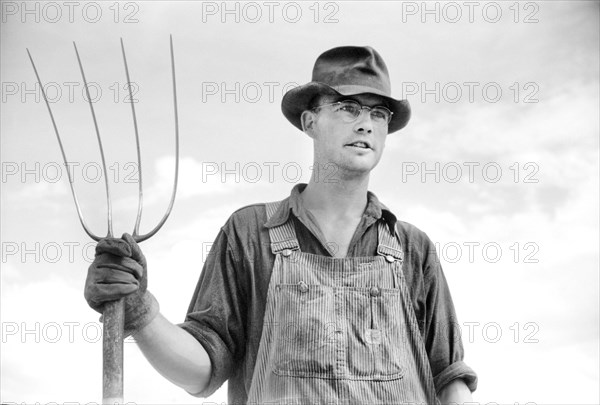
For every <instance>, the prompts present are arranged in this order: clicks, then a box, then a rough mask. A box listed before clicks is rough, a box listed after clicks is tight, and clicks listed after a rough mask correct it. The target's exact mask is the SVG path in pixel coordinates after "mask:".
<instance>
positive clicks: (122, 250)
mask: <svg viewBox="0 0 600 405" xmlns="http://www.w3.org/2000/svg"><path fill="white" fill-rule="evenodd" d="M102 253H111V254H113V255H116V256H121V257H131V247H130V246H129V244H128V243H127V242H126V241H124V240H123V239H119V238H103V239H100V241H99V242H98V244H97V245H96V255H99V254H102Z"/></svg>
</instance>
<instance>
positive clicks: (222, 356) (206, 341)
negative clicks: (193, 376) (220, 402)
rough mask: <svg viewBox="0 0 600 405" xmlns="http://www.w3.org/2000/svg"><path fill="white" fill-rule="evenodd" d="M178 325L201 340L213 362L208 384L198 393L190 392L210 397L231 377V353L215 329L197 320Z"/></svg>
mask: <svg viewBox="0 0 600 405" xmlns="http://www.w3.org/2000/svg"><path fill="white" fill-rule="evenodd" d="M177 326H179V327H180V328H182V329H183V330H185V331H186V332H188V333H189V334H190V335H192V336H193V337H194V338H195V339H196V340H197V341H198V342H200V344H201V345H202V346H203V347H204V350H206V353H207V354H208V357H209V358H210V362H211V373H210V381H209V382H208V385H207V386H206V387H205V388H204V389H203V390H202V391H200V392H198V393H192V392H188V393H189V394H190V395H193V396H195V397H199V398H206V397H209V396H211V395H212V394H213V393H214V392H215V391H216V390H218V389H219V387H221V385H223V383H224V382H225V381H226V380H227V378H229V370H230V369H231V367H230V365H231V361H230V360H229V359H231V355H230V353H229V350H228V349H227V347H226V346H225V344H224V343H223V341H222V340H221V339H220V338H219V337H218V335H217V334H216V333H215V332H214V331H212V330H210V329H208V328H206V327H203V326H202V325H199V324H198V323H196V322H184V323H180V324H178V325H177Z"/></svg>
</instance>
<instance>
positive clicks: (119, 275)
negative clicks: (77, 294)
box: [84, 233, 159, 336]
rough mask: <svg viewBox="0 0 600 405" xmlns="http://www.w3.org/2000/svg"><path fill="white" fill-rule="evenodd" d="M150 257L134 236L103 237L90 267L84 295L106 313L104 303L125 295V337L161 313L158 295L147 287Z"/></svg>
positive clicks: (95, 308) (89, 302)
mask: <svg viewBox="0 0 600 405" xmlns="http://www.w3.org/2000/svg"><path fill="white" fill-rule="evenodd" d="M147 287H148V272H147V266H146V258H145V257H144V254H143V253H142V251H141V249H140V247H139V246H138V244H137V243H136V242H135V240H133V237H132V236H131V235H129V234H127V233H124V234H123V237H122V238H121V239H119V238H103V239H101V240H100V241H99V242H98V244H97V245H96V257H95V258H94V262H93V263H92V264H91V265H90V267H89V269H88V274H87V278H86V280H85V290H84V296H85V299H86V301H87V302H88V304H89V306H90V307H92V308H93V309H94V310H96V311H98V312H100V313H102V311H103V307H104V303H105V302H107V301H114V300H117V299H119V298H122V297H125V331H124V332H125V336H129V335H132V334H134V333H136V332H137V331H139V330H140V329H142V328H143V327H144V326H146V325H148V324H149V323H150V322H152V320H153V319H154V318H155V317H156V316H157V315H158V311H159V305H158V301H156V298H154V296H153V295H152V294H151V293H150V292H149V291H148V290H147Z"/></svg>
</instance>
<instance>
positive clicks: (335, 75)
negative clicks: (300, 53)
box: [281, 46, 410, 134]
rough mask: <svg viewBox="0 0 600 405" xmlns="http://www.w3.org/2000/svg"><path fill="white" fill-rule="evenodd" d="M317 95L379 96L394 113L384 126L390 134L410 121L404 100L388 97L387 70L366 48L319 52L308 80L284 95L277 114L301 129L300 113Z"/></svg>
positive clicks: (379, 56) (351, 47)
mask: <svg viewBox="0 0 600 405" xmlns="http://www.w3.org/2000/svg"><path fill="white" fill-rule="evenodd" d="M321 94H323V95H334V96H354V95H360V94H374V95H377V96H380V97H381V101H382V102H381V104H382V105H383V106H385V107H387V108H389V109H390V110H391V111H392V112H393V113H394V114H393V115H392V119H391V121H390V122H389V124H388V133H390V134H391V133H392V132H395V131H398V130H399V129H401V128H403V127H404V126H405V125H406V124H407V123H408V120H409V119H410V105H409V103H408V101H407V100H396V99H394V98H392V95H391V85H390V77H389V74H388V70H387V67H386V65H385V63H384V61H383V59H382V58H381V55H379V53H378V52H377V51H376V50H375V49H373V48H371V47H370V46H342V47H338V48H333V49H330V50H328V51H326V52H324V53H322V54H321V55H320V56H319V57H318V58H317V61H316V62H315V66H314V68H313V73H312V81H311V82H309V83H307V84H305V85H303V86H298V87H295V88H293V89H291V90H289V91H288V92H287V93H285V95H284V96H283V100H282V101H281V111H282V112H283V115H285V117H286V118H287V119H288V121H290V122H291V123H292V124H293V125H294V126H295V127H296V128H298V129H300V130H302V124H301V122H300V116H301V115H302V112H303V111H305V110H308V109H310V108H313V107H315V106H313V105H311V103H312V102H313V99H314V98H315V97H316V96H318V95H321Z"/></svg>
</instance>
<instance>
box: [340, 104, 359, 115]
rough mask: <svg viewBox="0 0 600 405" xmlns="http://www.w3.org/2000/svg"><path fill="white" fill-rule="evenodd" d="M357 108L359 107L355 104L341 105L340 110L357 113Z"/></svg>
mask: <svg viewBox="0 0 600 405" xmlns="http://www.w3.org/2000/svg"><path fill="white" fill-rule="evenodd" d="M356 110H357V108H356V106H354V105H341V106H340V111H345V112H348V113H351V114H354V113H356Z"/></svg>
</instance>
